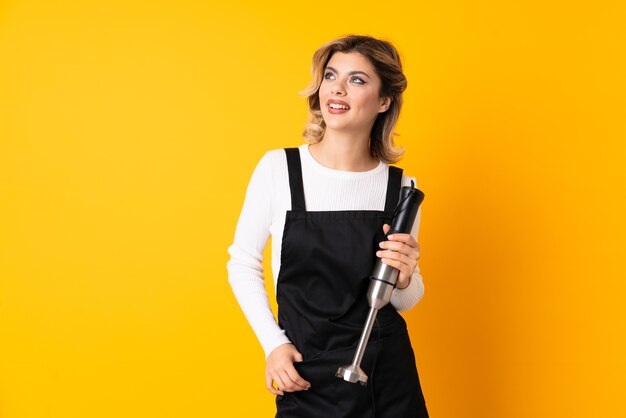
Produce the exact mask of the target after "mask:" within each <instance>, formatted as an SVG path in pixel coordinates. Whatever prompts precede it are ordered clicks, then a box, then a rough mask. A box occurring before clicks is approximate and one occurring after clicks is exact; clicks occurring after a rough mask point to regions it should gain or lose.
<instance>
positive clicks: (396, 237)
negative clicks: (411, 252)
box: [383, 234, 417, 247]
mask: <svg viewBox="0 0 626 418" xmlns="http://www.w3.org/2000/svg"><path fill="white" fill-rule="evenodd" d="M387 239H388V240H389V241H399V242H404V243H405V244H406V245H408V246H410V247H417V241H415V238H413V235H411V234H391V235H389V236H388V237H387ZM383 242H384V241H383Z"/></svg>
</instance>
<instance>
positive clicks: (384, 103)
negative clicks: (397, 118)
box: [378, 96, 392, 113]
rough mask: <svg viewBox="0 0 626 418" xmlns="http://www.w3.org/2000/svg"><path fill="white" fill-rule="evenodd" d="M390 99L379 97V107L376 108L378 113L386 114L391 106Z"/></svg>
mask: <svg viewBox="0 0 626 418" xmlns="http://www.w3.org/2000/svg"><path fill="white" fill-rule="evenodd" d="M391 100H392V97H391V96H389V97H381V99H380V107H379V108H378V113H383V112H386V111H387V110H388V109H389V106H391Z"/></svg>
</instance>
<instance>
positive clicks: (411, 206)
mask: <svg viewBox="0 0 626 418" xmlns="http://www.w3.org/2000/svg"><path fill="white" fill-rule="evenodd" d="M423 201H424V193H423V192H422V191H421V190H419V189H416V188H415V187H412V186H405V187H402V189H400V200H399V201H398V206H396V209H395V210H394V212H393V213H394V216H393V220H392V221H391V228H389V232H387V235H391V234H396V233H401V234H409V233H410V232H411V229H412V228H413V223H414V222H415V217H416V216H417V210H418V209H419V207H420V205H421V204H422V202H423Z"/></svg>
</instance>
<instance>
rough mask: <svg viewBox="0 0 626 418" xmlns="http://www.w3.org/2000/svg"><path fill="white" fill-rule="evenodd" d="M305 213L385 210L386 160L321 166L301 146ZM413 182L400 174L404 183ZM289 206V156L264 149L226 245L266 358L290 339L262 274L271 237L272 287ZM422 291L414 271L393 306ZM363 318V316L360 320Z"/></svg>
mask: <svg viewBox="0 0 626 418" xmlns="http://www.w3.org/2000/svg"><path fill="white" fill-rule="evenodd" d="M299 149H300V159H301V161H302V181H303V183H304V197H305V204H306V209H307V211H337V210H380V211H382V210H384V209H385V197H386V190H387V179H388V170H387V167H388V166H387V164H385V163H383V162H379V164H378V166H377V167H376V168H374V169H372V170H369V171H361V172H351V171H341V170H334V169H331V168H328V167H325V166H323V165H321V164H320V163H319V162H317V161H316V160H315V159H314V158H313V157H312V156H311V154H310V153H309V148H308V144H303V145H301V146H300V147H299ZM411 181H415V179H414V178H412V177H407V176H404V175H403V176H402V186H408V185H410V183H411ZM288 210H291V192H290V189H289V173H288V169H287V157H286V155H285V151H284V150H283V149H277V150H272V151H268V152H267V153H266V154H265V155H264V156H263V158H261V160H260V161H259V163H258V164H257V166H256V168H255V170H254V173H253V174H252V177H251V179H250V182H249V184H248V189H247V191H246V197H245V200H244V203H243V208H242V210H241V214H240V216H239V221H238V223H237V228H236V230H235V239H234V242H233V244H232V245H231V246H230V247H229V248H228V253H229V254H230V260H229V261H228V264H227V269H228V281H229V283H230V285H231V287H232V289H233V292H234V294H235V297H236V299H237V301H238V302H239V305H240V306H241V309H242V310H243V312H244V315H245V316H246V318H247V320H248V322H249V323H250V325H251V326H252V329H253V330H254V333H255V334H256V336H257V338H258V340H259V342H260V343H261V346H262V347H263V350H264V352H265V357H266V358H267V356H269V354H270V353H271V352H272V350H274V349H275V348H276V347H278V346H279V345H282V344H285V343H289V342H290V341H289V339H288V338H287V336H286V335H285V331H284V330H283V329H281V328H280V327H279V325H278V324H277V322H276V319H275V318H274V315H273V313H272V310H271V308H270V304H269V299H268V295H267V292H266V291H265V282H264V274H263V266H262V264H261V263H262V262H263V250H264V249H265V246H266V244H267V240H268V238H269V236H270V235H271V236H272V251H271V254H272V272H273V276H274V289H276V287H277V283H278V275H279V272H280V255H281V244H282V238H283V228H284V225H285V215H286V212H287V211H288ZM420 218H421V208H420V210H418V213H417V217H416V219H415V223H414V224H413V229H412V232H411V234H412V235H413V237H414V238H415V239H416V240H417V233H418V230H419V224H420ZM423 294H424V284H423V282H422V277H421V275H420V272H419V267H417V268H416V269H415V272H414V273H413V276H412V277H411V280H410V283H409V286H408V287H407V288H405V289H395V290H394V291H393V293H392V296H391V302H390V303H391V304H392V305H393V306H394V307H395V308H396V309H397V310H399V311H405V310H408V309H411V308H412V307H413V306H415V304H417V303H418V302H419V301H420V300H421V299H422V296H423ZM363 320H364V321H365V318H363Z"/></svg>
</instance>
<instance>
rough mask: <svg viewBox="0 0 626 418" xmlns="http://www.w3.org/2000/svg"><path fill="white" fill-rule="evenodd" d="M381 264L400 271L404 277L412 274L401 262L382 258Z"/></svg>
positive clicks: (408, 267)
mask: <svg viewBox="0 0 626 418" xmlns="http://www.w3.org/2000/svg"><path fill="white" fill-rule="evenodd" d="M382 261H383V263H385V264H387V265H388V266H391V267H394V268H396V269H398V270H400V272H401V273H402V274H404V275H405V276H410V275H411V274H412V270H411V268H410V266H408V265H407V264H405V263H403V262H401V261H397V260H393V259H390V258H382Z"/></svg>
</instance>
